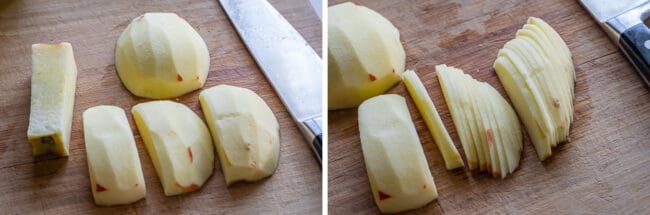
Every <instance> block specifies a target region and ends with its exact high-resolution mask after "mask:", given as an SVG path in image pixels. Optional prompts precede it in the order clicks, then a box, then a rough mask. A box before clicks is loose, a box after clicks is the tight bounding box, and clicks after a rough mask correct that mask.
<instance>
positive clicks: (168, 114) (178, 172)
mask: <svg viewBox="0 0 650 215" xmlns="http://www.w3.org/2000/svg"><path fill="white" fill-rule="evenodd" d="M131 112H132V113H133V118H134V120H135V124H136V125H137V127H138V131H140V135H141V136H142V140H143V141H144V144H145V146H146V148H147V151H148V152H149V156H150V157H151V160H152V163H153V166H154V168H155V169H156V173H158V177H159V178H160V182H161V183H162V186H163V189H164V191H165V195H167V196H172V195H178V194H182V193H186V192H190V191H194V190H197V189H199V188H201V186H202V185H203V183H204V182H205V180H206V179H208V177H210V175H212V171H213V169H214V152H213V150H212V140H211V139H210V132H209V131H208V128H207V127H206V126H205V124H204V123H203V121H201V118H199V117H198V116H197V115H196V114H195V113H194V112H193V111H192V110H190V108H188V107H187V106H185V105H182V104H179V103H176V102H171V101H152V102H145V103H140V104H138V105H136V106H133V108H132V109H131Z"/></svg>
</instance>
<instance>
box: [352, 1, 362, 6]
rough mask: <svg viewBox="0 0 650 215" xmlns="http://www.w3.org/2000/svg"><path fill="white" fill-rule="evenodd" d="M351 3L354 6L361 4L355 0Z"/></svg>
mask: <svg viewBox="0 0 650 215" xmlns="http://www.w3.org/2000/svg"><path fill="white" fill-rule="evenodd" d="M352 4H354V5H356V6H361V4H359V2H355V1H353V2H352Z"/></svg>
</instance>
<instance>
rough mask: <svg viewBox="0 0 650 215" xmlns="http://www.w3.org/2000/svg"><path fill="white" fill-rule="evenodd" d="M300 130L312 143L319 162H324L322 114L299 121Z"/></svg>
mask: <svg viewBox="0 0 650 215" xmlns="http://www.w3.org/2000/svg"><path fill="white" fill-rule="evenodd" d="M299 125H300V130H301V131H302V134H303V136H305V138H307V141H308V142H309V143H310V144H311V149H312V151H314V155H315V156H316V159H318V162H320V163H321V164H322V151H323V130H322V127H323V126H322V120H321V117H320V116H317V117H313V118H311V119H307V120H304V121H302V122H300V123H299Z"/></svg>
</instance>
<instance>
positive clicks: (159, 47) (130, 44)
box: [115, 13, 210, 99]
mask: <svg viewBox="0 0 650 215" xmlns="http://www.w3.org/2000/svg"><path fill="white" fill-rule="evenodd" d="M115 67H116V69H117V74H118V75H119V76H120V79H121V80H122V83H124V86H125V87H126V88H127V89H128V90H129V91H130V92H131V93H133V94H134V95H136V96H140V97H146V98H152V99H168V98H174V97H178V96H181V95H183V94H186V93H188V92H190V91H193V90H196V89H199V88H201V87H203V84H204V83H205V79H206V78H207V75H208V70H209V67H210V56H209V54H208V48H207V46H206V45H205V42H204V41H203V39H202V38H201V36H200V35H199V34H198V33H197V32H196V31H195V30H194V28H192V26H190V24H189V23H187V22H186V21H185V20H184V19H183V18H181V17H179V16H178V15H176V14H175V13H145V14H144V15H141V16H139V17H137V18H135V19H133V21H131V24H129V26H128V27H126V29H125V30H124V32H122V35H120V38H119V39H118V40H117V47H116V48H115Z"/></svg>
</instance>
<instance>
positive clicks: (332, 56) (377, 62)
mask: <svg viewBox="0 0 650 215" xmlns="http://www.w3.org/2000/svg"><path fill="white" fill-rule="evenodd" d="M328 13H329V17H328V21H329V22H328V29H329V31H328V37H329V39H328V40H327V44H328V48H327V54H328V59H329V60H328V64H327V65H328V70H327V77H328V88H327V91H328V109H330V110H333V109H344V108H352V107H356V106H358V105H359V104H361V102H363V101H364V100H366V99H368V98H370V97H373V96H376V95H379V94H381V93H383V92H385V91H386V90H388V89H389V88H390V87H392V86H393V85H395V84H396V83H397V82H399V81H400V74H401V73H402V72H404V64H405V62H406V54H405V52H404V48H403V47H402V43H401V42H400V36H399V31H398V30H397V28H395V26H394V25H393V24H392V23H391V22H390V21H388V20H387V19H386V18H385V17H383V16H382V15H380V14H379V13H377V12H375V11H373V10H371V9H370V8H367V7H365V6H362V5H359V4H355V3H351V2H347V3H342V4H338V5H334V6H331V7H329V8H328Z"/></svg>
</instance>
